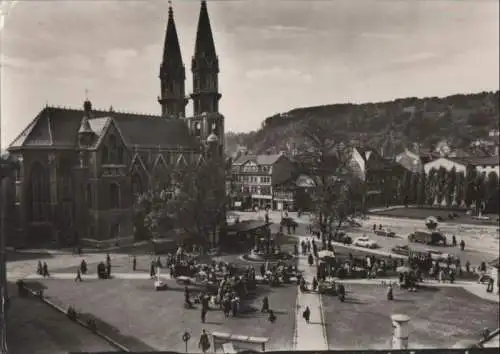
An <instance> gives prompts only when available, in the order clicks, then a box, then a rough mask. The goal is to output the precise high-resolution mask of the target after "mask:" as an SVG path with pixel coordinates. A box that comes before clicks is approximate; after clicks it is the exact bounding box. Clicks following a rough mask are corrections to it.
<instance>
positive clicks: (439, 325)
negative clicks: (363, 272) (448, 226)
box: [323, 284, 498, 350]
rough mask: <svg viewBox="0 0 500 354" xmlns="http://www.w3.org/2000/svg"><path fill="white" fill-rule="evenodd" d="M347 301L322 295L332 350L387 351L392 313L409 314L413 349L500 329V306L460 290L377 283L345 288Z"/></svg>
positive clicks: (447, 345) (449, 343) (450, 343)
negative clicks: (390, 289)
mask: <svg viewBox="0 0 500 354" xmlns="http://www.w3.org/2000/svg"><path fill="white" fill-rule="evenodd" d="M346 290H347V294H346V302H345V303H341V302H340V301H339V300H338V299H337V298H335V297H326V296H325V297H323V303H324V309H325V314H326V315H325V316H326V322H327V333H328V342H329V346H330V349H331V350H333V349H346V350H348V349H358V348H366V349H388V348H390V341H391V336H392V324H391V320H390V316H391V315H392V314H397V313H401V314H405V315H408V316H409V317H410V338H409V342H410V348H415V349H418V348H423V347H427V348H451V347H453V345H455V344H456V343H457V342H458V341H461V340H465V339H472V340H475V339H477V340H478V339H479V334H480V332H481V330H483V329H484V328H485V327H487V328H490V329H496V328H498V304H493V303H489V302H485V301H483V300H480V299H478V298H477V297H475V296H474V295H472V294H469V293H468V292H466V291H465V290H463V289H460V288H441V289H437V288H433V289H422V290H420V291H419V292H415V293H410V292H408V291H404V290H399V289H396V290H395V292H394V296H395V300H394V301H387V300H386V296H385V293H386V289H385V288H384V287H382V286H375V285H355V284H348V285H347V286H346Z"/></svg>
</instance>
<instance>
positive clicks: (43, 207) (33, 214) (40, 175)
mask: <svg viewBox="0 0 500 354" xmlns="http://www.w3.org/2000/svg"><path fill="white" fill-rule="evenodd" d="M48 177H49V176H48V173H47V171H46V170H45V168H44V167H43V166H42V165H41V164H40V163H35V164H34V165H33V166H32V168H31V174H30V184H29V194H28V195H29V197H30V199H31V203H30V204H31V208H30V209H31V210H30V219H31V221H35V222H36V221H45V220H46V219H47V211H48V210H49V202H50V185H49V178H48Z"/></svg>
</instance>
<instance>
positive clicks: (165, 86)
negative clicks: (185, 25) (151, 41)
mask: <svg viewBox="0 0 500 354" xmlns="http://www.w3.org/2000/svg"><path fill="white" fill-rule="evenodd" d="M185 80H186V70H185V68H184V63H183V62H182V55H181V48H180V46H179V37H178V35H177V28H176V26H175V20H174V10H173V9H172V3H171V1H169V7H168V22H167V30H166V34H165V45H164V47H163V59H162V63H161V66H160V83H161V96H160V97H158V102H159V103H160V105H161V112H162V116H164V117H184V116H185V114H186V105H187V99H186V92H185Z"/></svg>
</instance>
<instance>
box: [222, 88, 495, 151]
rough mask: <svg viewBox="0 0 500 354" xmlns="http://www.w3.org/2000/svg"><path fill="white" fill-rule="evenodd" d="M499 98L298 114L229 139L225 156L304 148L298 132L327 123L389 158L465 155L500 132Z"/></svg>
mask: <svg viewBox="0 0 500 354" xmlns="http://www.w3.org/2000/svg"><path fill="white" fill-rule="evenodd" d="M499 98H500V95H499V91H497V92H481V93H477V94H460V95H453V96H448V97H444V98H438V97H427V98H416V97H410V98H401V99H396V100H394V101H389V102H379V103H363V104H333V105H324V106H316V107H304V108H296V109H293V110H291V111H289V112H286V113H279V114H275V115H273V116H271V117H269V118H267V119H265V121H264V122H263V124H262V128H261V129H259V130H258V131H254V132H250V133H239V134H235V133H228V134H226V150H227V152H228V153H234V152H235V151H236V149H237V146H238V145H242V146H245V147H247V148H248V149H249V150H250V151H251V152H252V153H256V154H261V153H267V152H269V153H276V152H279V151H283V150H289V149H290V148H292V147H293V146H300V145H301V143H302V137H301V135H302V134H301V130H300V129H299V128H298V127H299V126H301V125H303V124H302V123H303V122H304V121H306V120H308V119H313V120H316V121H318V123H320V122H326V121H327V122H328V124H325V126H328V129H335V130H337V131H342V132H345V133H348V134H349V135H351V136H353V137H356V138H359V139H361V140H362V141H363V142H364V143H365V144H368V145H369V146H372V147H374V148H377V149H380V148H382V147H383V148H384V151H385V153H386V154H393V153H398V152H399V151H402V149H404V148H405V147H410V146H412V143H413V142H418V143H420V144H421V146H422V147H424V148H433V147H434V145H435V144H436V143H438V142H439V141H442V140H447V142H448V143H449V144H451V146H452V147H454V148H460V149H466V148H467V147H468V146H469V145H470V143H471V142H472V141H474V140H476V139H480V138H486V137H487V136H488V132H489V131H490V130H492V129H498V120H499Z"/></svg>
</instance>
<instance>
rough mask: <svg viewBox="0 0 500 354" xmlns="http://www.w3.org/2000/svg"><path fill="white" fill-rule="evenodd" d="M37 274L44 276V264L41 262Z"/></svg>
mask: <svg viewBox="0 0 500 354" xmlns="http://www.w3.org/2000/svg"><path fill="white" fill-rule="evenodd" d="M36 274H38V275H43V266H42V262H41V261H38V266H37V268H36Z"/></svg>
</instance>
